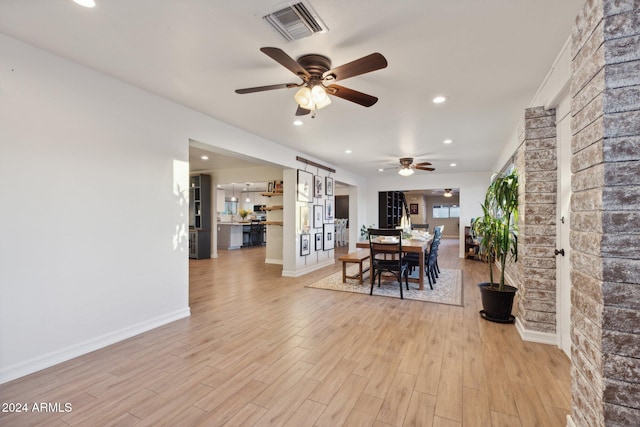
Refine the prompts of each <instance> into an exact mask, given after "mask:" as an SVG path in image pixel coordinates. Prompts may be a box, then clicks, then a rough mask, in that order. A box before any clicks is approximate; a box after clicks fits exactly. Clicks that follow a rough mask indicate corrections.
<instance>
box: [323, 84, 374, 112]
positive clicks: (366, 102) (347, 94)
mask: <svg viewBox="0 0 640 427" xmlns="http://www.w3.org/2000/svg"><path fill="white" fill-rule="evenodd" d="M327 89H328V90H327V93H329V94H330V95H334V96H337V97H338V98H342V99H346V100H347V101H351V102H355V103H356V104H360V105H363V106H365V107H371V106H372V105H373V104H375V103H376V102H378V98H376V97H375V96H371V95H367V94H366V93H362V92H358V91H357V90H353V89H349V88H346V87H344V86H339V85H329V86H328V87H327Z"/></svg>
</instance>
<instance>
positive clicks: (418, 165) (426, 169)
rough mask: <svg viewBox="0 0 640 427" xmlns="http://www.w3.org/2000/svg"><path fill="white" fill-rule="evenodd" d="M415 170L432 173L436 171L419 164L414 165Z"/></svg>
mask: <svg viewBox="0 0 640 427" xmlns="http://www.w3.org/2000/svg"><path fill="white" fill-rule="evenodd" d="M429 164H431V163H429ZM416 169H418V170H421V171H434V170H436V168H429V167H427V166H424V165H422V166H421V164H417V165H416Z"/></svg>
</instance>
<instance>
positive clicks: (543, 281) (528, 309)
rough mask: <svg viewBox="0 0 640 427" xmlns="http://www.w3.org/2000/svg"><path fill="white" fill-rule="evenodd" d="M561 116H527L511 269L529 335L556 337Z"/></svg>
mask: <svg viewBox="0 0 640 427" xmlns="http://www.w3.org/2000/svg"><path fill="white" fill-rule="evenodd" d="M556 151H557V150H556V113H555V110H553V109H550V110H545V109H544V108H543V107H536V108H528V109H527V110H526V111H525V117H524V131H523V133H522V143H521V144H520V146H519V148H518V150H517V152H516V155H515V164H516V167H517V168H518V171H519V178H518V180H519V188H520V194H519V205H518V215H519V216H518V262H517V263H512V264H510V265H509V266H508V268H507V272H506V273H507V275H508V277H509V282H510V283H513V284H514V286H517V288H518V318H519V319H520V322H521V323H522V326H523V327H524V328H525V329H526V330H530V331H536V332H548V333H555V331H556V260H555V255H554V252H553V251H554V249H555V246H556V205H557V168H558V165H557V155H556Z"/></svg>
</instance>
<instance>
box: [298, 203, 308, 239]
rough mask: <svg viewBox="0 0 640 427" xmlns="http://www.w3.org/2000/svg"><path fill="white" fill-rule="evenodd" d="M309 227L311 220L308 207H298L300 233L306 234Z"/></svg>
mask: <svg viewBox="0 0 640 427" xmlns="http://www.w3.org/2000/svg"><path fill="white" fill-rule="evenodd" d="M310 226H311V218H309V206H307V205H304V206H300V231H301V232H303V233H307V232H308V231H309V227H310Z"/></svg>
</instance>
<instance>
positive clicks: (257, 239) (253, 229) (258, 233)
mask: <svg viewBox="0 0 640 427" xmlns="http://www.w3.org/2000/svg"><path fill="white" fill-rule="evenodd" d="M263 242H264V224H262V222H260V221H257V220H252V221H251V226H250V228H249V244H250V245H251V246H262V244H263Z"/></svg>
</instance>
